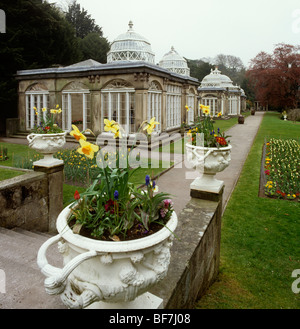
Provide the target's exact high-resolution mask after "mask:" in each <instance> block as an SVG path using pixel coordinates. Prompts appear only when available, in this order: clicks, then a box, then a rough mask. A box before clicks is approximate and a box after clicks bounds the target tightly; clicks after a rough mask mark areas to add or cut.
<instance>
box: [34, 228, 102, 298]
mask: <svg viewBox="0 0 300 329" xmlns="http://www.w3.org/2000/svg"><path fill="white" fill-rule="evenodd" d="M60 240H62V237H61V236H60V235H59V234H58V235H56V236H54V237H52V238H50V239H49V240H47V241H46V242H45V243H44V244H43V245H42V246H41V247H40V249H39V251H38V255H37V263H38V266H39V268H40V269H41V271H42V273H43V274H44V275H45V276H46V277H47V278H46V280H45V282H44V286H45V290H46V292H47V293H48V294H50V295H57V294H60V293H62V292H63V291H64V289H65V281H66V280H67V278H68V276H69V275H70V274H71V272H72V271H73V270H74V269H75V268H76V267H77V266H79V265H80V264H81V263H82V262H84V261H86V260H88V259H90V258H93V257H95V256H97V252H96V251H94V250H90V251H88V252H85V253H83V254H80V255H78V256H76V257H75V258H73V259H72V260H71V261H70V262H69V263H68V264H66V265H65V266H64V268H62V269H61V268H58V267H55V266H52V265H50V264H49V263H48V260H47V257H46V253H47V250H48V248H49V247H50V246H52V245H54V244H56V243H57V242H59V241H60Z"/></svg>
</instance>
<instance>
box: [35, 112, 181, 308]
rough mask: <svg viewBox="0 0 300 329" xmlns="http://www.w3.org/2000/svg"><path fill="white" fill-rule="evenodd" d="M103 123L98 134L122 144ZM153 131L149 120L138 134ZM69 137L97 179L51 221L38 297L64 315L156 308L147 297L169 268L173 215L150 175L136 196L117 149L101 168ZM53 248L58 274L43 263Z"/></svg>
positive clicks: (101, 156)
mask: <svg viewBox="0 0 300 329" xmlns="http://www.w3.org/2000/svg"><path fill="white" fill-rule="evenodd" d="M104 123H105V131H107V132H111V133H112V134H113V136H114V137H115V138H119V139H123V138H124V140H125V137H126V134H125V133H124V131H123V130H122V128H121V127H120V125H119V124H118V123H117V122H115V121H109V120H107V119H105V121H104ZM156 124H158V122H156V121H155V118H152V119H151V120H150V121H149V122H144V123H143V124H142V125H141V127H140V129H143V130H144V131H146V133H147V134H148V135H149V134H150V135H151V134H152V132H153V130H154V128H155V125H156ZM70 134H71V135H72V136H74V138H75V139H76V140H77V141H78V142H79V144H80V147H79V148H78V149H77V151H78V152H79V153H80V154H83V155H85V156H87V157H89V158H94V157H95V156H96V157H97V164H98V167H99V174H98V177H97V178H96V179H95V180H94V182H93V183H92V184H91V185H90V186H89V187H88V188H87V190H86V191H85V192H84V193H81V194H79V193H78V191H75V194H74V199H75V201H74V202H73V203H72V204H71V205H70V206H68V207H66V208H65V209H64V210H63V211H62V212H61V213H60V214H59V216H58V218H57V221H56V227H57V231H58V235H57V236H54V237H53V238H50V239H49V240H48V241H46V242H45V243H44V244H43V245H42V246H41V248H40V250H39V252H38V258H37V262H38V265H39V267H40V268H41V271H42V273H43V274H44V275H46V276H47V278H46V280H45V282H44V286H45V290H46V292H47V293H48V294H50V295H55V294H57V295H60V297H61V299H62V301H63V303H64V304H65V305H66V306H67V307H68V308H89V307H92V308H115V309H116V308H117V309H119V308H126V309H128V308H159V307H161V305H162V299H161V298H159V297H157V296H153V295H152V294H150V293H148V292H147V290H148V289H149V287H151V286H153V285H155V284H156V283H158V282H159V281H161V280H162V279H163V278H164V277H165V276H166V275H167V271H168V267H169V264H170V257H171V246H172V241H173V238H174V237H173V236H174V233H173V232H174V231H175V229H176V227H177V216H176V213H175V211H174V209H173V203H172V201H171V200H170V198H169V195H168V194H166V193H162V192H160V193H159V192H158V186H157V184H156V182H155V181H154V180H153V179H151V177H150V175H146V176H145V184H144V185H145V188H144V189H140V188H136V187H135V186H134V185H133V184H132V183H131V182H130V177H131V175H132V174H133V172H134V171H135V170H139V168H135V169H132V168H130V167H129V165H128V164H129V163H128V162H129V156H128V153H127V154H126V151H125V150H124V149H123V148H118V149H117V150H116V152H115V154H114V158H115V165H114V166H112V165H111V166H108V165H105V164H108V163H109V162H110V161H106V160H109V159H107V156H108V154H107V153H105V152H104V151H103V149H100V148H99V146H98V145H95V144H93V143H90V142H88V141H87V139H86V137H85V136H84V134H83V133H82V132H80V130H79V129H78V128H77V127H76V126H75V125H74V126H73V131H71V132H70ZM124 140H123V141H124ZM121 144H122V143H121ZM126 150H127V151H128V149H127V147H126ZM102 151H103V152H102ZM129 151H130V152H131V151H132V150H131V149H129ZM55 243H58V244H59V251H60V252H61V253H62V256H63V261H64V264H65V267H64V268H62V269H60V268H57V267H53V266H51V265H50V264H48V261H47V258H46V253H47V249H48V248H49V247H50V246H51V245H53V244H55Z"/></svg>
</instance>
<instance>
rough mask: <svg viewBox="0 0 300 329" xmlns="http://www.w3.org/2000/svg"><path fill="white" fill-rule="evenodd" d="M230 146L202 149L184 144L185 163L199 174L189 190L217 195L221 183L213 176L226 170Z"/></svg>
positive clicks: (229, 158)
mask: <svg viewBox="0 0 300 329" xmlns="http://www.w3.org/2000/svg"><path fill="white" fill-rule="evenodd" d="M231 149H232V146H231V145H228V146H226V147H220V148H217V147H202V146H194V145H192V144H190V143H187V144H186V155H187V161H188V163H189V164H190V165H191V166H192V168H193V169H195V170H197V171H198V172H199V173H200V176H199V177H197V178H196V179H195V180H194V181H193V183H192V184H191V185H190V188H191V189H192V190H193V189H194V190H200V191H207V192H212V193H219V191H220V189H221V187H222V186H223V181H220V180H217V179H216V178H215V175H216V174H217V173H218V172H221V171H223V170H224V169H225V168H227V167H228V166H229V164H230V161H231Z"/></svg>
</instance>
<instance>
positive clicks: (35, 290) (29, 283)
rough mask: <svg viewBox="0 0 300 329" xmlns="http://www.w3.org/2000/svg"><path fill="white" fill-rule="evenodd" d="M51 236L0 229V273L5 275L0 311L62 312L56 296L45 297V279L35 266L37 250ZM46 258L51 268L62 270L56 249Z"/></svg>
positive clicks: (53, 247) (50, 250)
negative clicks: (35, 310) (55, 310)
mask: <svg viewBox="0 0 300 329" xmlns="http://www.w3.org/2000/svg"><path fill="white" fill-rule="evenodd" d="M51 236H52V235H50V234H47V233H46V234H41V233H39V232H29V231H25V230H22V229H13V230H8V229H5V228H0V250H1V253H0V269H1V270H2V271H4V273H5V293H0V309H22V308H33V309H40V308H42V309H47V308H50V309H55V308H56V309H60V308H66V307H65V306H64V304H63V303H62V302H61V300H60V298H59V297H58V296H49V295H48V294H46V292H45V290H44V280H45V276H44V275H43V274H42V273H41V271H40V269H39V267H38V265H37V253H38V250H39V248H40V247H41V245H42V244H43V243H44V242H45V241H46V240H47V239H48V238H49V237H51ZM47 258H48V261H49V263H50V264H51V265H53V266H57V267H60V268H61V267H62V266H63V264H62V258H61V255H60V254H59V252H58V250H57V246H52V247H50V248H49V250H48V252H47Z"/></svg>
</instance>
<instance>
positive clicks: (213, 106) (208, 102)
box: [202, 96, 218, 116]
mask: <svg viewBox="0 0 300 329" xmlns="http://www.w3.org/2000/svg"><path fill="white" fill-rule="evenodd" d="M202 104H203V105H205V106H209V107H210V115H211V116H216V115H217V114H218V98H217V97H213V96H205V97H203V98H202Z"/></svg>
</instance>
